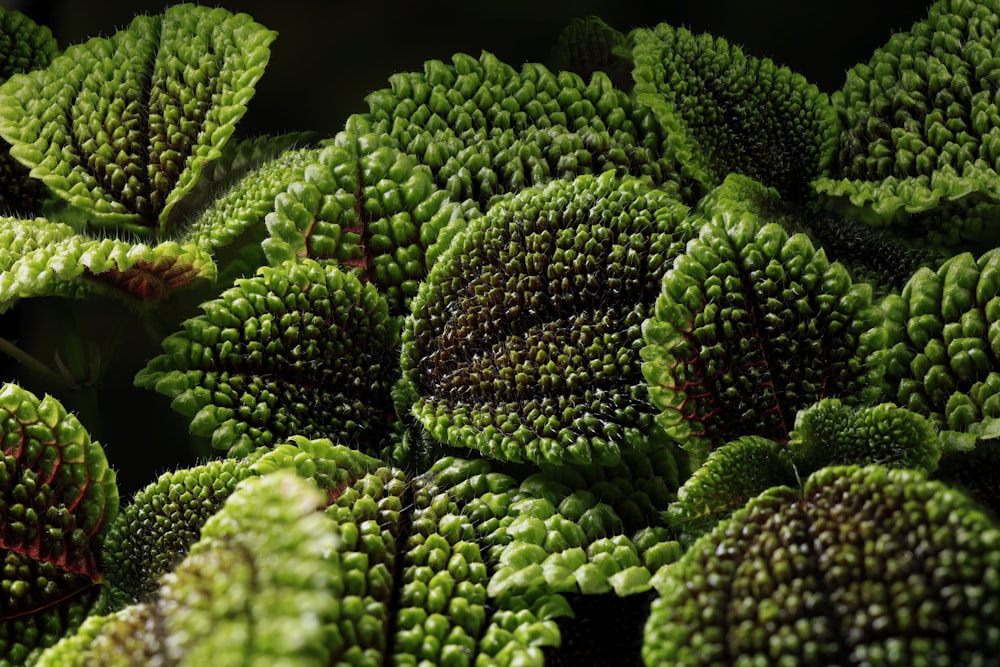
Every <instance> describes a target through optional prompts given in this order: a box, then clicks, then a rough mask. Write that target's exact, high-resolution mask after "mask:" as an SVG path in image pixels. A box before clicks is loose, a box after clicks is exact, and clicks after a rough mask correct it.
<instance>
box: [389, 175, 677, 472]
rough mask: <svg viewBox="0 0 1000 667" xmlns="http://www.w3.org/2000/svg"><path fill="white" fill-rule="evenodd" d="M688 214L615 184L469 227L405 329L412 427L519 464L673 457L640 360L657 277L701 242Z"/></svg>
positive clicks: (602, 183)
mask: <svg viewBox="0 0 1000 667" xmlns="http://www.w3.org/2000/svg"><path fill="white" fill-rule="evenodd" d="M686 213H687V209H686V207H684V206H683V205H682V204H680V203H678V202H676V201H675V200H673V199H671V198H670V197H669V196H667V195H665V194H664V193H663V192H662V191H659V190H653V189H651V188H650V187H649V186H648V185H646V184H645V182H643V181H640V180H637V179H626V180H624V181H620V180H618V179H616V178H615V177H614V174H612V173H606V174H602V175H600V176H590V175H584V176H580V177H577V178H576V179H574V180H572V181H554V182H552V183H550V184H548V185H546V186H542V187H537V188H530V189H527V190H524V191H522V192H520V193H518V194H517V195H515V196H514V197H512V198H511V199H508V200H505V201H503V202H501V203H498V204H497V205H496V206H494V207H493V208H491V209H490V210H489V211H487V213H486V214H485V215H484V216H482V217H481V218H477V219H474V220H472V221H470V222H469V224H468V226H467V227H466V228H465V230H464V231H463V232H462V233H461V235H460V236H459V237H457V238H456V240H455V241H454V242H453V244H452V246H451V247H450V248H449V251H448V252H447V253H446V255H445V256H444V257H443V258H442V259H441V260H440V261H439V262H438V263H437V264H436V265H435V266H434V268H433V269H432V270H431V273H430V275H429V276H428V279H427V281H426V282H425V283H424V284H423V285H422V286H421V289H420V292H419V293H418V296H417V297H416V299H415V300H414V302H413V310H412V315H411V317H409V318H408V319H407V320H406V330H405V332H404V335H403V354H402V366H403V375H404V382H405V383H407V384H409V385H410V386H411V387H412V389H413V391H412V392H409V393H410V395H412V396H416V397H417V400H416V402H415V403H414V404H413V407H412V413H413V415H414V416H416V417H417V419H418V420H419V421H420V422H421V423H422V424H423V425H424V427H425V428H426V430H427V431H428V432H429V433H430V435H431V436H432V437H433V438H434V439H435V440H437V441H439V442H442V443H446V444H448V445H451V446H458V447H469V448H475V449H479V450H481V451H483V452H484V453H486V454H487V455H489V456H491V457H493V458H498V459H502V460H507V461H515V462H520V461H533V462H540V461H547V462H550V463H561V462H576V463H590V462H595V463H599V464H601V465H614V464H616V463H617V462H618V461H619V460H620V456H621V452H622V451H624V450H628V449H632V448H638V449H646V448H651V447H653V446H666V447H671V446H672V445H668V444H663V437H662V433H661V432H660V431H659V430H658V429H656V427H655V424H654V423H653V419H652V406H650V405H649V403H648V400H647V398H646V396H645V390H644V388H643V387H642V382H641V370H640V363H639V359H638V348H639V345H640V344H641V332H640V327H641V325H642V322H643V320H644V319H645V318H646V316H647V313H648V312H649V310H650V307H651V305H652V303H653V301H654V300H655V296H656V289H657V286H658V284H659V279H660V277H661V276H662V272H663V271H664V270H665V269H666V267H667V266H669V262H670V261H671V260H672V258H673V257H674V256H675V255H676V254H678V253H679V252H681V251H682V250H683V247H684V243H685V242H686V241H687V240H688V239H690V238H691V237H692V236H693V235H694V233H695V232H694V227H693V225H694V223H693V222H692V221H691V220H689V219H687V217H686ZM654 443H657V444H655V445H654Z"/></svg>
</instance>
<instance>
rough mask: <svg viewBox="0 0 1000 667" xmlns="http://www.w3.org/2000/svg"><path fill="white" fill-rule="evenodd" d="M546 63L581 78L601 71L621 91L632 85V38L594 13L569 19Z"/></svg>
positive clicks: (557, 69) (555, 69) (553, 68)
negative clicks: (593, 14)
mask: <svg viewBox="0 0 1000 667" xmlns="http://www.w3.org/2000/svg"><path fill="white" fill-rule="evenodd" d="M549 66H550V67H551V69H552V70H554V71H556V72H559V71H561V70H569V71H571V72H575V73H576V74H579V75H580V76H581V77H583V78H584V79H587V78H590V77H591V76H592V75H593V73H594V72H604V73H605V74H607V75H608V77H609V78H610V79H611V81H612V82H613V83H614V84H615V86H616V87H618V88H621V89H622V90H630V89H631V88H632V85H633V82H632V44H631V41H630V40H629V38H628V37H627V36H626V35H625V34H624V33H622V32H619V31H618V30H615V29H614V28H612V27H611V26H610V25H608V24H607V23H605V22H604V21H602V20H601V19H600V18H599V17H597V16H587V17H585V18H580V17H577V18H574V19H571V20H570V22H569V23H568V24H567V25H566V27H565V28H563V29H562V30H561V31H560V32H559V37H558V38H557V39H556V43H555V46H553V47H552V51H551V53H550V54H549Z"/></svg>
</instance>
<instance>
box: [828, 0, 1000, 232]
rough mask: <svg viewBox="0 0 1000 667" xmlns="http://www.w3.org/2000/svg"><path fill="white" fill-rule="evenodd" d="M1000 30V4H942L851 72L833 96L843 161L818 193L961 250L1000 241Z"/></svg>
mask: <svg viewBox="0 0 1000 667" xmlns="http://www.w3.org/2000/svg"><path fill="white" fill-rule="evenodd" d="M998 26H1000V12H998V9H997V6H996V3H992V2H976V1H974V0H939V1H938V2H935V3H933V4H932V5H931V6H930V8H929V9H928V11H927V16H926V18H924V19H923V20H921V21H918V22H917V23H915V24H914V25H913V26H912V27H911V28H910V30H908V31H903V32H899V33H896V34H894V35H892V37H890V39H889V40H888V41H887V42H886V43H885V44H884V45H883V46H882V47H880V48H878V49H876V50H875V52H874V53H873V54H872V57H871V59H870V60H869V61H868V62H866V63H859V64H858V65H855V66H854V67H853V68H851V70H850V71H848V73H847V77H846V80H845V82H844V86H843V88H842V89H841V90H840V91H837V92H836V93H835V94H834V95H833V97H832V102H833V105H834V107H835V108H836V110H837V113H838V115H839V117H840V124H841V126H842V128H843V129H842V134H841V138H840V149H839V154H838V156H837V159H836V167H835V169H834V170H833V173H832V174H831V175H830V176H827V177H824V178H820V179H818V180H817V181H816V184H815V185H816V189H817V190H818V191H819V192H821V193H824V194H826V195H828V196H830V197H831V198H832V199H834V200H835V201H836V202H837V203H838V204H840V205H844V206H849V207H854V208H856V209H857V210H858V212H859V213H861V215H863V216H864V217H865V219H866V220H868V221H869V222H871V223H873V224H878V225H882V226H888V227H889V228H891V229H893V230H895V231H897V232H899V233H901V234H905V235H907V236H909V237H910V238H913V239H917V240H921V241H924V242H929V243H932V244H937V245H943V246H946V247H950V248H958V249H964V248H967V247H968V244H970V243H976V242H979V241H984V240H985V241H986V242H989V241H990V240H991V239H995V238H996V224H995V222H994V221H995V219H996V208H997V203H998V201H1000V189H998V188H997V173H998V165H1000V125H998V123H997V118H998V107H997V103H996V100H995V96H994V91H995V89H996V86H997V83H996V82H997V81H1000V66H998V64H997V61H996V58H995V46H994V40H995V34H996V31H997V28H998Z"/></svg>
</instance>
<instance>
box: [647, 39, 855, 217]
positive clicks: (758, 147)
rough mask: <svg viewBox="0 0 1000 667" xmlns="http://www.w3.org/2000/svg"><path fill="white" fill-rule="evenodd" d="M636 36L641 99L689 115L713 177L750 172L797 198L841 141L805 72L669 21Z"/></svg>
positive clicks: (822, 96)
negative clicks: (837, 140)
mask: <svg viewBox="0 0 1000 667" xmlns="http://www.w3.org/2000/svg"><path fill="white" fill-rule="evenodd" d="M630 37H631V38H632V39H633V40H634V42H635V45H634V47H633V57H634V59H635V69H634V70H633V78H634V79H635V81H636V85H635V91H634V92H635V95H636V96H637V99H638V100H639V102H640V103H642V104H647V105H649V106H650V107H651V108H652V109H654V110H656V112H657V113H658V114H660V115H666V116H669V115H676V116H678V117H680V118H681V119H682V120H683V124H684V125H685V126H686V130H687V131H688V132H690V134H691V135H692V136H693V138H694V140H695V143H696V145H697V153H696V155H697V159H699V160H701V161H702V162H704V163H705V164H706V167H705V171H706V172H707V176H708V177H709V178H711V177H712V174H714V177H715V179H718V180H721V179H722V178H724V177H725V176H726V174H729V173H731V172H736V173H739V174H746V175H748V176H751V177H752V178H754V179H756V180H758V181H761V182H762V183H764V184H766V185H768V186H773V187H776V188H778V190H779V191H780V192H781V193H782V196H784V197H787V198H789V199H792V200H798V199H801V198H803V197H804V196H805V194H806V193H807V186H808V184H809V182H810V181H811V180H812V179H813V178H815V177H816V176H817V175H819V174H820V173H822V172H823V171H824V170H826V169H827V168H828V163H829V161H830V159H831V157H832V153H833V151H834V150H835V143H836V129H837V126H836V121H835V115H834V113H833V107H831V106H830V100H829V97H828V96H827V95H826V93H822V92H820V90H819V89H818V88H817V87H816V86H815V85H813V84H811V83H809V82H808V81H807V80H806V79H805V78H804V77H803V76H801V75H800V74H796V73H795V72H792V71H791V70H789V69H788V68H787V67H778V66H777V65H775V64H774V62H772V61H771V60H769V59H767V58H754V57H748V56H746V55H744V53H743V51H742V50H741V49H740V48H739V47H737V46H735V45H732V44H729V43H728V42H726V40H724V39H721V38H716V37H713V36H712V35H708V34H702V35H695V34H693V33H691V32H690V31H688V30H686V29H684V28H674V27H672V26H670V25H667V24H666V23H661V24H659V25H657V26H654V27H652V28H637V29H635V30H633V31H632V32H631V33H630ZM664 105H665V107H664ZM716 182H717V181H716ZM716 182H707V183H705V185H707V186H709V187H710V186H712V185H715V184H716Z"/></svg>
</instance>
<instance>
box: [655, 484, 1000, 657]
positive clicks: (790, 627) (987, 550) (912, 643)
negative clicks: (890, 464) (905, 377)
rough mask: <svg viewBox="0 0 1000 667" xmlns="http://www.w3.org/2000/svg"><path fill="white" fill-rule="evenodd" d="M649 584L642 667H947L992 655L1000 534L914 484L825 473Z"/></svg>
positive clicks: (775, 497)
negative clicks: (652, 587) (651, 593)
mask: <svg viewBox="0 0 1000 667" xmlns="http://www.w3.org/2000/svg"><path fill="white" fill-rule="evenodd" d="M654 583H655V584H656V586H657V588H658V589H659V591H660V594H661V597H660V598H659V599H657V600H655V601H654V602H653V607H652V611H651V614H650V617H649V619H648V621H647V624H646V643H645V647H644V649H643V657H644V659H645V661H646V664H650V665H652V664H657V665H661V664H662V665H684V666H689V665H719V666H721V665H733V664H765V663H766V664H795V665H802V666H807V665H830V664H838V665H847V664H870V665H899V666H900V667H902V666H903V665H907V666H909V665H920V664H934V665H955V666H956V667H957V666H958V665H988V664H990V663H991V662H993V661H994V659H995V656H996V655H997V650H998V649H1000V633H998V632H997V627H1000V625H998V624H1000V528H998V525H997V524H996V523H995V522H994V521H993V520H992V519H990V518H989V517H987V516H986V515H985V514H983V513H982V512H981V511H979V510H978V509H977V507H976V506H975V505H974V503H972V501H970V499H969V498H968V497H966V496H964V495H963V494H961V493H959V492H957V491H955V490H953V489H951V488H949V487H947V486H945V485H943V484H941V483H939V482H935V481H929V480H927V479H926V478H925V476H924V475H923V474H922V473H920V472H918V471H914V470H903V469H896V470H893V469H887V468H882V467H879V466H869V467H862V468H859V467H856V466H852V467H844V468H824V469H822V470H820V471H818V472H817V473H815V474H813V475H812V476H811V477H810V478H809V479H808V480H806V482H805V485H804V487H803V489H802V490H801V491H797V490H793V489H792V488H789V487H775V488H774V489H772V490H770V491H767V492H765V493H763V494H761V495H760V496H758V497H756V498H754V499H753V500H751V501H750V503H748V504H747V506H746V507H745V508H744V509H741V510H739V511H738V512H736V513H735V514H734V515H733V516H732V517H731V518H730V519H729V520H727V521H725V522H723V523H721V524H719V525H718V526H717V527H716V528H715V529H714V530H713V531H712V532H710V533H708V534H706V535H704V536H702V537H701V538H700V539H699V540H698V541H697V542H695V543H694V545H693V546H692V547H691V548H690V549H689V550H688V551H687V552H686V553H685V554H684V556H683V557H682V558H681V559H680V560H679V561H677V562H676V563H674V564H672V565H668V566H666V567H665V568H663V569H662V570H660V572H659V573H658V574H657V576H656V577H655V578H654ZM931 656H933V659H931Z"/></svg>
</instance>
